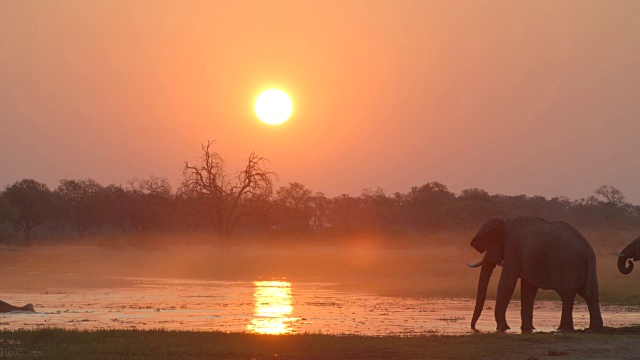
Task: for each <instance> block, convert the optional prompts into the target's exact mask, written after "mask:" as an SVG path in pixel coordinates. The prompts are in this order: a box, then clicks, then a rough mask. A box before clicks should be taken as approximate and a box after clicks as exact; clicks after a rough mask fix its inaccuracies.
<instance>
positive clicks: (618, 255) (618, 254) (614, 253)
mask: <svg viewBox="0 0 640 360" xmlns="http://www.w3.org/2000/svg"><path fill="white" fill-rule="evenodd" d="M611 253H612V254H613V255H615V256H617V257H623V256H625V255H624V254H621V253H619V252H615V251H613V250H611Z"/></svg>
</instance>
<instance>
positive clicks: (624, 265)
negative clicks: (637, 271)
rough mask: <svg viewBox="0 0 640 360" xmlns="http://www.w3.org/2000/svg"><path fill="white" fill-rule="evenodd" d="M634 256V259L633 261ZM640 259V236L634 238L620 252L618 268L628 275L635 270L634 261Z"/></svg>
mask: <svg viewBox="0 0 640 360" xmlns="http://www.w3.org/2000/svg"><path fill="white" fill-rule="evenodd" d="M631 258H633V261H631ZM638 260H640V237H638V238H637V239H635V240H633V241H632V242H631V243H630V244H629V245H627V247H625V248H624V250H622V252H621V253H620V254H618V270H620V272H621V273H623V274H625V275H627V274H629V273H631V270H633V262H634V261H638Z"/></svg>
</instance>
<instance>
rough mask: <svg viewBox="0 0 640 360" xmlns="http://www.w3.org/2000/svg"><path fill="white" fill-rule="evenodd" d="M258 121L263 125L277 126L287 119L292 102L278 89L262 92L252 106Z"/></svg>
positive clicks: (291, 109) (291, 108)
mask: <svg viewBox="0 0 640 360" xmlns="http://www.w3.org/2000/svg"><path fill="white" fill-rule="evenodd" d="M253 107H254V109H255V111H256V115H257V116H258V119H260V120H261V121H262V122H264V123H265V124H269V125H279V124H282V123H283V122H285V121H287V119H289V116H291V112H292V111H293V102H292V101H291V98H290V97H289V95H287V93H285V92H284V91H282V90H278V89H269V90H265V91H263V92H262V93H261V94H260V95H259V96H258V98H257V99H256V102H255V104H254V106H253Z"/></svg>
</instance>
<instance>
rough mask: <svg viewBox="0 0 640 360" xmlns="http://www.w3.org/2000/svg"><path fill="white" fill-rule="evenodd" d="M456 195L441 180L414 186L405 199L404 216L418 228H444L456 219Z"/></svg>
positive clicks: (437, 229) (439, 229)
mask: <svg viewBox="0 0 640 360" xmlns="http://www.w3.org/2000/svg"><path fill="white" fill-rule="evenodd" d="M455 197H456V196H455V194H454V193H452V192H451V191H449V190H448V189H447V186H446V185H444V184H442V183H439V182H435V181H434V182H430V183H427V184H424V185H422V186H414V187H412V188H411V191H409V193H408V194H407V195H406V197H405V199H404V204H403V207H404V213H405V215H404V216H405V217H406V219H408V220H409V224H410V225H411V226H412V227H413V228H414V229H416V230H419V231H423V232H436V231H441V230H444V229H446V228H448V227H451V224H452V223H455V221H456V219H455V218H456V213H455V206H454V200H455Z"/></svg>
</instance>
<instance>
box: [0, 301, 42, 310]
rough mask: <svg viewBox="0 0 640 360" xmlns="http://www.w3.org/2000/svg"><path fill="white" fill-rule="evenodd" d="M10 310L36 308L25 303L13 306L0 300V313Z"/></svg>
mask: <svg viewBox="0 0 640 360" xmlns="http://www.w3.org/2000/svg"><path fill="white" fill-rule="evenodd" d="M11 311H28V312H35V311H36V310H35V309H34V308H33V304H27V305H25V306H13V305H11V304H9V303H6V302H4V301H2V300H0V313H6V312H11Z"/></svg>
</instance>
